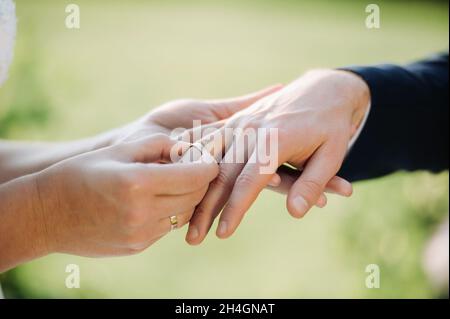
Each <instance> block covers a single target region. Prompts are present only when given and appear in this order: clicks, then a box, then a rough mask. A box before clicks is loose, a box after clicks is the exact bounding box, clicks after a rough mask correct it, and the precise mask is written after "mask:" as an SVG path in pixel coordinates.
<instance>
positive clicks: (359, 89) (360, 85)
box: [334, 70, 370, 136]
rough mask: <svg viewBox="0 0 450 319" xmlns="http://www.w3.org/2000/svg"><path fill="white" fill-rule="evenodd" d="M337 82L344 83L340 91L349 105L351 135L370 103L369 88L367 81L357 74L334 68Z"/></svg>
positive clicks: (356, 128)
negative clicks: (337, 78)
mask: <svg viewBox="0 0 450 319" xmlns="http://www.w3.org/2000/svg"><path fill="white" fill-rule="evenodd" d="M334 72H336V73H337V74H338V77H339V82H340V83H343V84H344V87H343V88H341V89H342V90H341V93H342V94H344V96H345V105H346V106H348V107H350V112H351V126H352V127H351V132H352V136H353V135H354V133H355V132H356V131H357V130H358V128H359V127H360V125H361V124H362V122H363V120H364V118H365V116H366V114H367V112H368V108H369V105H370V89H369V86H368V85H367V83H366V82H365V81H364V80H363V79H362V78H361V77H360V76H359V75H357V74H355V73H353V72H351V71H346V70H336V71H334Z"/></svg>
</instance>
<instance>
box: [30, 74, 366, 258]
mask: <svg viewBox="0 0 450 319" xmlns="http://www.w3.org/2000/svg"><path fill="white" fill-rule="evenodd" d="M369 95H370V93H369V89H368V87H367V85H366V84H365V82H364V81H363V80H362V79H360V78H359V77H358V76H356V75H354V74H352V73H350V72H346V71H339V70H313V71H310V72H307V73H306V74H305V75H304V76H302V77H301V78H299V79H297V80H296V81H294V82H292V83H291V84H289V85H286V86H283V85H276V86H272V87H269V88H266V89H264V90H262V91H259V92H256V93H252V94H249V95H245V96H242V97H237V98H231V99H225V100H211V101H199V100H177V101H173V102H169V103H167V104H165V105H162V106H161V107H159V108H157V109H155V110H154V111H152V112H150V113H149V114H147V115H146V116H144V117H143V118H141V119H139V120H138V121H136V122H134V123H131V124H129V125H127V126H124V127H122V128H119V129H116V130H114V131H111V132H108V133H105V134H102V135H99V136H98V137H95V139H96V141H97V142H96V145H97V147H96V149H95V150H93V151H91V152H87V153H84V154H80V155H78V156H75V157H73V158H69V159H67V160H64V161H61V162H59V163H57V164H55V165H53V166H51V167H49V168H47V169H46V170H44V171H42V172H40V173H39V174H38V176H37V177H36V184H37V185H38V187H37V188H38V189H39V198H41V199H42V198H45V200H43V201H42V203H41V206H42V207H41V208H40V212H41V213H42V214H43V215H44V216H45V218H43V220H44V222H43V223H44V225H43V227H42V228H43V229H45V234H46V238H45V242H46V245H47V248H48V250H49V252H64V253H72V254H77V255H84V256H93V257H97V256H111V255H127V254H133V253H138V252H141V251H143V250H145V249H146V248H148V247H149V246H150V245H152V244H153V243H154V242H156V241H157V240H158V239H160V238H161V237H163V236H164V235H166V234H167V233H168V232H170V230H171V229H172V228H173V220H172V218H171V217H173V216H176V227H177V228H181V227H182V226H183V225H185V224H189V227H188V231H187V235H186V241H187V242H188V243H189V244H192V245H197V244H200V243H201V242H202V241H203V240H204V239H205V237H206V235H207V233H208V231H209V230H210V228H211V227H212V225H213V222H214V220H215V219H216V218H217V217H218V218H219V223H218V227H217V231H216V234H217V236H218V237H220V238H228V237H229V236H231V235H232V234H233V233H234V232H235V231H236V229H237V227H238V225H239V224H240V222H241V220H242V218H243V217H244V215H245V213H246V212H247V211H248V210H249V208H250V206H251V205H252V203H253V202H254V201H255V200H256V198H257V196H258V195H259V193H260V192H261V191H262V190H263V189H264V188H266V187H269V188H271V189H273V190H276V191H279V192H281V193H285V194H287V210H288V211H289V213H290V214H291V215H292V216H293V217H295V218H301V217H303V216H304V215H305V214H306V213H307V212H308V211H309V210H310V209H311V207H313V206H318V207H324V206H325V205H326V201H327V200H326V196H325V195H324V193H325V192H331V193H337V194H340V195H343V196H350V195H351V193H352V186H351V184H350V183H349V182H347V181H346V180H344V179H342V178H340V177H338V176H336V174H337V172H338V170H339V169H340V166H341V164H342V162H343V160H344V157H345V155H346V152H347V150H348V146H349V141H350V139H351V137H352V136H353V135H354V134H355V132H356V131H357V128H358V126H359V125H360V123H361V121H362V119H363V118H364V115H365V112H366V108H367V105H368V101H369V99H370V97H369ZM194 120H196V121H201V123H202V127H201V129H202V130H203V129H207V128H209V129H210V128H215V129H216V133H215V134H221V132H223V130H224V128H232V129H238V128H243V129H246V128H277V129H278V149H277V152H278V154H277V155H278V163H277V166H276V168H275V170H274V171H273V172H271V173H268V174H267V173H265V174H261V173H260V166H261V164H260V163H258V160H256V161H248V159H249V158H251V157H252V156H253V154H255V153H256V151H257V150H256V148H257V147H258V146H257V145H252V146H249V149H247V150H246V153H247V155H246V156H245V158H246V161H244V162H243V163H232V162H227V163H225V162H222V161H221V158H216V160H215V161H211V160H210V158H211V157H215V156H216V154H214V151H213V153H212V154H210V152H209V151H210V150H208V152H206V151H205V150H206V148H205V149H203V152H202V154H201V156H200V158H198V159H197V160H194V161H178V162H173V161H172V160H171V153H172V152H173V151H174V149H176V152H178V153H179V154H181V155H182V153H183V152H185V151H186V149H187V150H189V149H191V148H192V147H191V144H189V143H186V142H180V141H179V140H177V139H176V138H174V136H173V134H172V136H171V132H172V131H173V130H174V129H176V128H186V129H187V130H188V132H190V133H194V131H195V130H196V128H195V127H192V126H193V121H194ZM193 135H195V134H192V136H193ZM192 142H197V143H200V144H201V145H203V144H202V141H201V140H200V141H192ZM227 147H229V145H225V144H224V145H222V146H220V148H222V151H223V157H226V156H227ZM178 148H179V150H178ZM205 159H208V160H205ZM283 164H289V166H290V167H288V166H286V165H283ZM277 168H278V169H277Z"/></svg>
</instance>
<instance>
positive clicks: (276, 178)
mask: <svg viewBox="0 0 450 319" xmlns="http://www.w3.org/2000/svg"><path fill="white" fill-rule="evenodd" d="M280 184H281V178H280V176H279V175H278V174H276V175H274V176H273V177H272V178H271V179H270V181H269V186H272V187H278V186H280Z"/></svg>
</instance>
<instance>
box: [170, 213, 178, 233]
mask: <svg viewBox="0 0 450 319" xmlns="http://www.w3.org/2000/svg"><path fill="white" fill-rule="evenodd" d="M169 220H170V230H174V229H176V228H177V227H178V217H177V216H176V215H174V216H170V217H169Z"/></svg>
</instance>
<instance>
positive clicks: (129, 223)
mask: <svg viewBox="0 0 450 319" xmlns="http://www.w3.org/2000/svg"><path fill="white" fill-rule="evenodd" d="M145 221H146V216H145V214H144V213H142V211H139V210H130V211H128V212H127V213H126V214H125V216H124V220H123V223H124V226H125V227H130V228H135V227H139V226H141V225H142V224H144V223H145Z"/></svg>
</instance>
